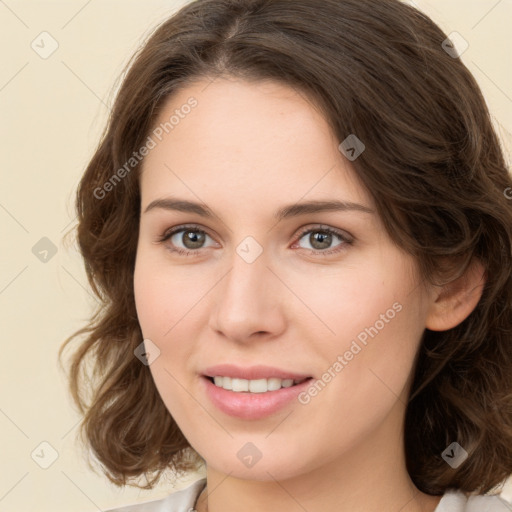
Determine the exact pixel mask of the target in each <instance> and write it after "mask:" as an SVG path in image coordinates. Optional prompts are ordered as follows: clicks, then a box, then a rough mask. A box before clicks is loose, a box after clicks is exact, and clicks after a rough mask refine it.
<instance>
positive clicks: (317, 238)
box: [299, 228, 352, 254]
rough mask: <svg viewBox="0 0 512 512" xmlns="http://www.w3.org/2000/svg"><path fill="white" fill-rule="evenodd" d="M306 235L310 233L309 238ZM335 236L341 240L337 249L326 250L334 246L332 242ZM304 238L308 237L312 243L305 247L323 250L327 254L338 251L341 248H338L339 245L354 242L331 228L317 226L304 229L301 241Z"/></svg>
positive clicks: (308, 241) (315, 250)
mask: <svg viewBox="0 0 512 512" xmlns="http://www.w3.org/2000/svg"><path fill="white" fill-rule="evenodd" d="M306 235H308V236H307V238H306ZM334 238H338V239H339V240H341V241H340V243H339V244H337V245H336V246H335V247H336V249H333V250H326V249H331V248H332V242H333V239H334ZM302 239H306V241H307V243H309V245H310V247H303V248H304V249H310V250H312V251H314V252H321V253H326V254H330V253H332V252H337V251H338V250H339V249H337V248H339V246H342V245H346V244H351V243H352V241H351V240H350V239H349V238H348V237H347V236H345V235H343V234H342V233H339V232H337V231H334V230H333V229H329V228H315V229H308V230H307V231H303V232H302V233H301V235H300V238H299V242H300V240H302ZM301 247H302V246H301Z"/></svg>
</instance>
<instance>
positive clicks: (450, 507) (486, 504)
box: [434, 489, 512, 512]
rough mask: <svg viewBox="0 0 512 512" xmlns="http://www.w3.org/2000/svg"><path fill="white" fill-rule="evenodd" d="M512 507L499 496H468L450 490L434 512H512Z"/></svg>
mask: <svg viewBox="0 0 512 512" xmlns="http://www.w3.org/2000/svg"><path fill="white" fill-rule="evenodd" d="M511 511H512V505H511V504H510V503H508V502H506V501H505V500H503V499H502V498H500V496H499V495H496V496H485V495H467V494H465V493H463V492H462V491H459V490H455V489H449V490H448V491H446V493H445V494H444V495H443V497H442V498H441V501H440V502H439V505H438V506H437V508H436V510H435V511H434V512H511Z"/></svg>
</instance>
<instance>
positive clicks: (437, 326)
mask: <svg viewBox="0 0 512 512" xmlns="http://www.w3.org/2000/svg"><path fill="white" fill-rule="evenodd" d="M485 282H486V274H485V268H484V266H483V265H482V263H481V262H480V260H478V259H477V258H473V261H472V263H471V264H470V266H469V267H468V268H467V270H466V272H465V273H464V274H463V275H462V276H460V277H459V278H458V279H455V280H454V281H451V282H450V283H447V284H445V285H444V286H439V287H437V288H436V291H435V292H434V293H433V296H432V303H431V305H430V309H429V312H428V315H427V318H426V324H425V327H426V328H427V329H430V330H431V331H447V330H448V329H451V328H452V327H455V326H456V325H459V324H460V323H461V322H462V321H463V320H465V319H466V318H467V317H468V316H469V315H470V314H471V312H472V311H473V310H474V309H475V307H476V305H477V304H478V301H479V300H480V297H481V296H482V291H483V289H484V286H485Z"/></svg>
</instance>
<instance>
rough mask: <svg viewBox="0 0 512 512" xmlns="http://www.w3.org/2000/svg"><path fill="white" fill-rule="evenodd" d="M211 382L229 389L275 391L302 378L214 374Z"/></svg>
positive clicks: (260, 391) (253, 391)
mask: <svg viewBox="0 0 512 512" xmlns="http://www.w3.org/2000/svg"><path fill="white" fill-rule="evenodd" d="M213 382H214V383H215V385H216V386H217V387H219V388H224V389H227V390H230V391H236V392H243V391H245V392H247V391H249V392H251V393H266V392H267V391H277V390H278V389H281V388H289V387H290V386H293V385H294V384H298V383H299V382H302V380H296V381H294V380H293V379H277V378H274V377H272V378H270V379H255V380H247V379H235V378H231V377H221V376H216V377H214V378H213Z"/></svg>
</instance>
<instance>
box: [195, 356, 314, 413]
mask: <svg viewBox="0 0 512 512" xmlns="http://www.w3.org/2000/svg"><path fill="white" fill-rule="evenodd" d="M215 380H217V384H220V383H222V386H219V385H216V384H215ZM225 380H228V382H229V384H228V385H227V386H225V387H224V385H225ZM262 381H266V385H267V388H266V390H265V388H264V387H262V386H263V382H262ZM310 381H312V377H311V375H308V374H300V373H296V372H292V371H288V370H284V369H281V368H275V367H272V366H251V367H240V366H235V365H231V364H222V365H217V366H212V367H210V368H206V369H205V370H204V372H203V374H202V382H203V384H202V386H203V388H202V389H203V390H204V392H205V394H206V395H207V396H208V398H209V400H210V401H211V403H212V404H213V405H214V406H215V407H216V408H217V409H218V410H220V411H221V412H223V413H224V414H227V415H229V416H234V417H237V418H240V419H243V420H258V419H263V418H265V417H267V416H271V415H272V414H274V413H277V412H278V411H280V410H282V409H284V408H286V407H291V406H292V404H294V403H297V401H296V400H297V396H298V394H299V393H301V392H302V391H304V390H305V389H306V388H307V387H308V386H309V385H310ZM277 382H280V383H281V384H283V383H286V386H281V385H280V387H279V389H271V388H273V387H274V385H275V384H276V383H277ZM233 384H234V386H233ZM268 384H270V385H271V386H270V387H269V386H268ZM240 386H243V387H240ZM253 386H255V387H253ZM230 387H231V389H229V388H230ZM233 387H234V388H236V389H233ZM226 388H228V389H226ZM245 388H248V389H247V390H246V389H245ZM251 388H252V391H251Z"/></svg>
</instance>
